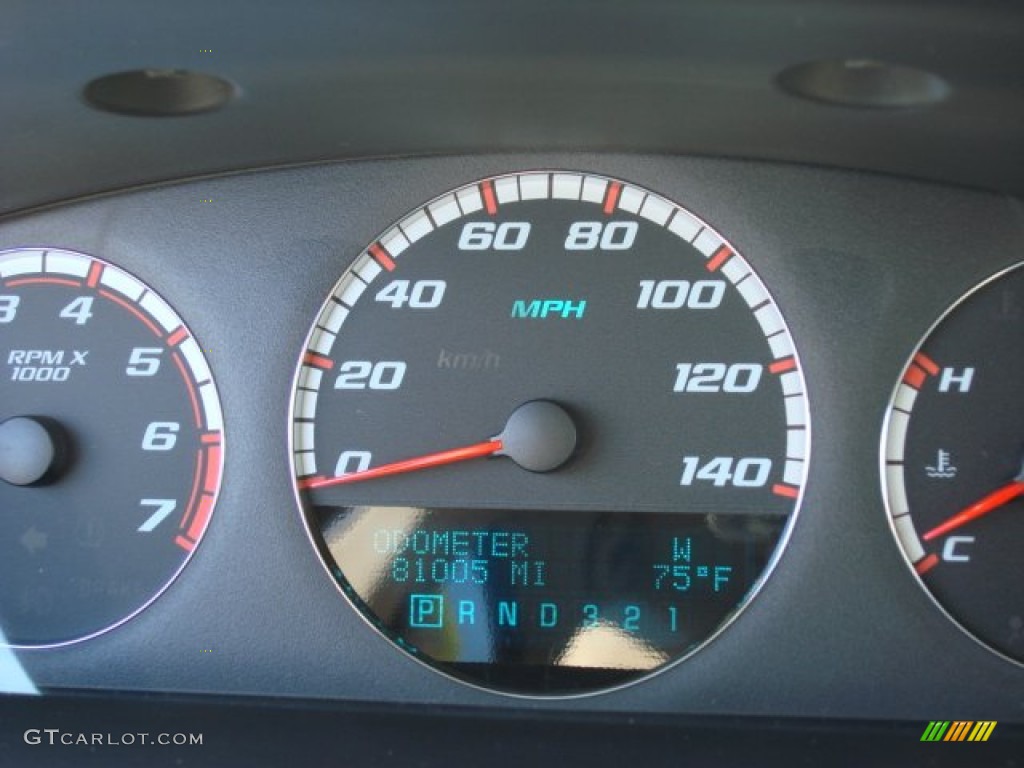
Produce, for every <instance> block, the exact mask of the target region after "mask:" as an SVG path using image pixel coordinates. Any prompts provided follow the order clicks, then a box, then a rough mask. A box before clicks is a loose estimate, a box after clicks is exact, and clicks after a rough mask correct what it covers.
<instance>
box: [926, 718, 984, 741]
mask: <svg viewBox="0 0 1024 768" xmlns="http://www.w3.org/2000/svg"><path fill="white" fill-rule="evenodd" d="M996 722H997V721H996V720H978V721H974V720H954V721H952V722H951V721H949V720H932V721H931V722H930V723H928V727H926V728H925V729H924V733H923V734H921V741H988V737H989V736H991V735H992V731H994V730H995V729H996Z"/></svg>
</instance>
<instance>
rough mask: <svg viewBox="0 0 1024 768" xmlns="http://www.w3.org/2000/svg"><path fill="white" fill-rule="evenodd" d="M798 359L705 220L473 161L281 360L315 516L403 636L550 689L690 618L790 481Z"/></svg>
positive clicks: (473, 667)
mask: <svg viewBox="0 0 1024 768" xmlns="http://www.w3.org/2000/svg"><path fill="white" fill-rule="evenodd" d="M804 392H805V389H804V383H803V378H802V375H801V372H800V367H799V360H798V357H797V354H796V350H795V348H794V346H793V342H792V340H791V338H790V336H789V332H788V330H787V329H786V326H785V323H784V322H783V320H782V317H781V315H780V313H779V311H778V309H777V307H776V306H775V304H774V302H773V300H772V299H771V297H770V295H769V294H768V292H767V290H766V289H765V287H764V286H763V284H762V283H761V281H760V279H759V278H758V277H757V276H756V275H755V274H754V273H753V271H752V270H751V268H750V266H749V265H748V264H747V262H746V261H745V260H744V259H743V258H742V257H741V256H739V255H738V254H737V253H736V251H735V250H734V249H733V247H732V246H731V245H730V244H728V243H727V242H726V241H725V240H724V239H723V238H722V237H721V236H720V235H719V234H718V233H717V232H715V231H714V230H713V229H712V228H711V227H709V226H708V225H707V224H706V223H704V222H703V221H701V220H700V219H698V218H697V217H696V216H694V215H693V214H691V213H689V212H688V211H686V210H685V209H683V208H681V207H679V206H677V205H675V204H674V203H670V202H668V201H667V200H665V199H664V198H662V197H659V196H657V195H655V194H653V193H650V192H648V191H646V190H643V189H641V188H639V187H636V186H633V185H630V184H627V183H624V182H620V181H616V180H613V179H608V178H605V177H600V176H593V175H582V174H577V173H560V172H550V173H526V174H515V175H509V176H502V177H495V178H490V179H485V180H483V181H481V182H479V183H476V184H472V185H469V186H466V187H463V188H461V189H458V190H455V191H453V192H451V193H448V194H446V195H443V196H441V197H439V198H437V199H435V200H434V201H432V202H431V203H429V204H427V205H426V206H424V207H423V208H420V209H419V210H417V211H414V212H413V213H411V214H410V215H409V216H407V217H405V218H404V219H402V220H401V221H400V222H399V223H397V224H396V225H394V226H393V227H391V228H390V229H388V230H386V231H385V232H384V233H383V234H382V235H381V236H380V237H379V238H378V239H377V240H375V241H374V242H373V243H372V244H371V245H370V246H369V247H368V248H367V249H366V250H365V251H364V252H363V254H362V255H360V256H359V258H357V259H356V260H355V262H354V263H353V264H352V266H351V268H350V269H349V270H348V271H347V272H346V273H345V274H344V275H343V276H342V277H341V279H340V280H339V281H338V283H337V284H336V285H335V287H334V288H333V289H332V291H331V293H330V295H329V297H328V299H327V301H326V302H325V303H324V306H323V308H322V310H321V312H320V314H319V316H318V317H317V319H316V322H315V324H314V327H313V328H312V330H311V332H310V334H309V337H308V340H307V344H306V347H305V349H304V350H303V353H302V359H301V362H300V365H299V369H298V372H297V375H296V382H295V392H294V396H293V401H292V448H293V467H294V471H295V481H296V491H297V495H298V498H299V500H300V504H301V506H302V509H303V512H304V516H305V520H306V522H307V525H308V528H309V530H310V534H311V537H312V538H313V540H314V542H315V543H316V545H317V547H318V549H319V551H320V554H321V556H322V557H323V559H324V562H325V565H326V566H327V568H328V570H329V572H330V573H331V575H332V577H333V578H334V579H335V580H336V581H337V583H338V584H339V587H340V588H341V590H342V592H343V593H344V594H345V595H346V596H347V597H348V598H349V599H350V601H351V602H352V604H353V605H354V606H355V607H356V608H357V609H358V610H359V611H360V613H361V614H362V615H363V616H364V618H366V619H367V621H368V622H369V623H370V624H371V625H373V626H374V627H376V628H377V629H378V630H379V631H380V632H381V633H382V634H383V635H384V636H386V637H387V638H388V639H390V640H391V641H392V642H393V643H394V644H395V645H396V646H397V647H398V648H400V649H402V650H403V651H405V652H407V653H409V654H411V655H413V656H414V657H415V658H417V659H419V660H421V661H423V662H425V663H426V664H428V665H430V666H431V667H433V668H435V669H438V670H440V671H442V672H445V673H447V674H449V675H451V676H454V677H457V678H459V679H461V680H464V681H467V682H470V683H473V684H477V685H482V686H485V687H489V688H492V689H495V690H500V691H505V692H513V693H521V694H550V695H564V694H571V693H581V692H588V691H593V690H596V689H600V688H606V687H610V686H614V685H619V684H623V683H626V682H630V681H632V680H635V679H639V678H641V677H643V676H645V675H646V674H648V673H650V672H652V671H654V670H656V669H659V668H662V667H664V666H666V665H667V664H669V663H671V662H673V661H676V660H679V659H681V658H683V657H685V656H686V655H688V654H689V653H691V652H693V651H695V650H696V649H697V648H699V647H700V646H702V645H703V644H705V643H706V642H707V641H708V640H709V639H710V638H711V637H713V636H714V635H715V634H716V633H717V632H718V631H720V629H722V628H723V627H724V626H725V625H726V624H728V622H729V621H730V620H731V619H732V617H733V616H735V614H736V613H737V611H738V610H739V609H740V608H741V607H742V606H743V605H744V604H745V603H746V601H747V600H748V599H749V598H750V597H751V596H752V594H753V593H754V592H755V591H756V589H757V587H758V586H759V585H760V583H761V582H762V581H763V579H764V577H765V576H766V573H767V571H768V570H769V569H770V566H771V564H772V563H773V562H774V560H775V558H776V557H777V554H778V551H779V549H780V547H781V545H782V543H783V542H784V540H785V538H786V535H787V533H788V531H789V528H790V526H791V522H792V518H793V515H794V513H795V511H796V508H797V505H798V501H799V498H800V495H801V491H802V484H803V478H804V474H805V467H806V461H807V455H808V434H809V427H808V423H807V406H806V399H805V394H804Z"/></svg>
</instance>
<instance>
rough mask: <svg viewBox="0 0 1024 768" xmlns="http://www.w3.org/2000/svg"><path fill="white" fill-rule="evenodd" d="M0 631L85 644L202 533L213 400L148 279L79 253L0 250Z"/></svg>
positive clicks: (26, 643) (198, 358) (145, 598)
mask: <svg viewBox="0 0 1024 768" xmlns="http://www.w3.org/2000/svg"><path fill="white" fill-rule="evenodd" d="M0 356H2V357H0V360H2V364H3V367H2V369H0V531H2V534H3V535H2V536H0V561H2V562H3V580H2V582H0V630H2V633H3V637H2V638H0V640H2V639H4V638H5V639H6V643H7V644H11V645H14V646H19V647H42V646H53V645H61V644H65V643H70V642H74V641H76V640H81V639H84V638H87V637H91V636H93V635H96V634H98V633H100V632H103V631H104V630H106V629H110V628H111V627H113V626H116V625H118V624H120V623H121V622H123V621H125V620H126V619H127V618H129V617H131V616H134V615H135V614H136V613H138V612H139V611H141V610H142V609H143V608H145V607H146V606H147V605H148V604H149V603H150V602H152V601H153V600H154V599H155V598H156V596H157V595H158V594H160V593H161V592H162V591H163V590H164V589H165V587H166V586H167V585H168V584H169V583H170V582H171V581H172V580H173V579H174V577H175V576H176V575H177V573H178V572H179V571H180V570H181V569H182V567H183V566H184V564H185V562H186V561H187V560H188V559H189V557H190V556H191V554H192V551H193V549H194V548H195V546H196V544H197V542H198V541H199V539H200V537H201V536H202V535H203V532H204V530H205V529H206V525H207V522H208V521H209V519H210V514H211V512H212V510H213V506H214V503H215V501H216V498H217V493H218V490H219V487H220V476H221V464H222V451H221V447H222V442H223V441H222V437H221V433H222V425H221V410H220V401H219V399H218V397H217V390H216V388H215V386H214V383H213V379H212V376H211V374H210V369H209V367H208V366H207V364H206V359H205V357H204V355H203V350H202V349H201V348H200V347H199V344H198V343H197V342H196V340H195V339H194V338H193V336H192V334H191V332H190V331H189V330H188V328H187V327H186V326H185V324H184V323H183V322H182V320H181V318H180V317H178V315H177V314H176V313H175V312H174V310H172V309H171V308H170V306H168V304H167V303H166V302H165V301H164V300H163V299H161V298H160V297H159V296H158V295H157V294H156V293H155V292H154V291H153V289H151V288H150V287H149V286H147V285H144V284H143V283H142V282H140V281H139V280H137V279H136V278H134V277H132V276H131V275H129V274H128V273H126V272H124V271H122V270H120V269H118V268H117V267H115V266H113V265H111V264H108V263H106V262H103V261H100V260H99V259H96V258H93V257H90V256H86V255H84V254H81V253H74V252H72V251H65V250H56V249H35V248H33V249H20V250H14V251H5V252H3V253H0Z"/></svg>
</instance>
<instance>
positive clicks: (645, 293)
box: [636, 280, 725, 309]
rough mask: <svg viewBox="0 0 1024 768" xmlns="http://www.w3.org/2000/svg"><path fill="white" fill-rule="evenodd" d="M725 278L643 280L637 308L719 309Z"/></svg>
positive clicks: (723, 292) (723, 293)
mask: <svg viewBox="0 0 1024 768" xmlns="http://www.w3.org/2000/svg"><path fill="white" fill-rule="evenodd" d="M724 295H725V282H724V281H723V280H695V281H694V282H693V283H692V284H691V283H690V281H689V280H641V281H640V298H639V299H637V302H636V308H637V309H682V308H683V307H686V308H687V309H718V307H719V306H721V304H722V297H723V296H724Z"/></svg>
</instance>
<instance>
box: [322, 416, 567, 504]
mask: <svg viewBox="0 0 1024 768" xmlns="http://www.w3.org/2000/svg"><path fill="white" fill-rule="evenodd" d="M575 450H576V425H575V423H574V422H573V420H572V417H571V416H569V414H568V413H566V411H565V409H564V408H562V406H560V405H558V404H557V403H553V402H551V401H550V400H530V401H529V402H527V403H523V404H522V405H520V406H519V407H518V408H516V409H515V410H514V411H513V412H512V415H511V416H509V417H508V421H507V422H505V429H504V430H502V432H501V434H499V435H496V436H495V437H492V438H491V439H490V440H485V441H483V442H480V443H474V444H473V445H466V446H463V447H462V448H452V449H450V450H447V451H438V452H437V453H428V454H425V455H423V456H416V457H415V458H411V459H403V460H402V461H395V462H392V463H390V464H381V465H380V466H379V467H370V468H368V469H364V470H362V471H360V472H350V473H348V474H345V475H341V476H340V477H317V478H311V479H308V480H306V481H304V482H303V483H302V487H303V488H307V489H310V490H316V489H317V488H330V487H332V486H335V485H347V484H349V483H358V482H362V481H364V480H373V479H376V478H380V477H389V476H391V475H402V474H405V473H407V472H417V471H419V470H421V469H429V468H431V467H441V466H444V465H445V464H456V463H458V462H461V461H470V460H472V459H479V458H483V457H485V456H507V457H508V458H510V459H512V461H514V462H515V463H516V464H518V465H519V466H520V467H522V468H523V469H527V470H529V471H531V472H550V471H551V470H553V469H557V468H558V467H560V466H562V465H563V464H564V463H565V462H566V461H568V460H569V457H570V456H572V454H573V453H574V452H575Z"/></svg>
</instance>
